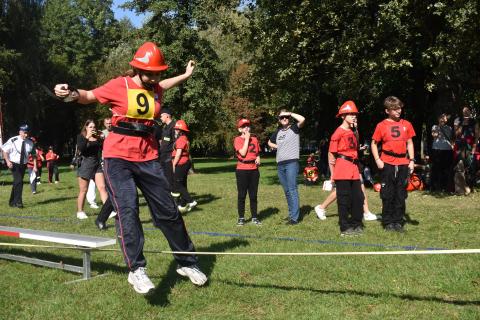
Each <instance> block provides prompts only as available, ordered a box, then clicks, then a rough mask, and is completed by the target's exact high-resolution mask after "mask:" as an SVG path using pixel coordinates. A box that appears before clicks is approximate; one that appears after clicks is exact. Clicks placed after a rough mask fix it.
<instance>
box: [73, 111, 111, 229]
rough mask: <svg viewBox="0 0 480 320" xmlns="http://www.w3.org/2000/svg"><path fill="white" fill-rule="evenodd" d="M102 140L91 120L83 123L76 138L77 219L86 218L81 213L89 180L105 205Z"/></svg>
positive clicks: (106, 195) (84, 214)
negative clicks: (93, 183) (77, 163)
mask: <svg viewBox="0 0 480 320" xmlns="http://www.w3.org/2000/svg"><path fill="white" fill-rule="evenodd" d="M102 145H103V139H101V138H100V135H99V133H98V132H97V127H96V126H95V122H94V121H93V120H91V119H89V120H87V121H86V122H85V125H84V126H83V128H82V131H81V132H80V134H79V135H78V136H77V148H78V151H79V152H80V156H81V158H82V161H81V163H80V165H79V167H78V168H77V177H78V188H79V191H78V198H77V218H78V219H87V218H88V216H87V214H86V213H85V211H83V208H84V206H85V198H86V196H87V191H88V185H89V183H90V180H94V181H95V185H96V187H97V189H98V192H99V193H100V198H101V199H102V202H103V203H105V201H106V200H107V197H108V194H107V190H106V189H105V177H104V175H103V169H102V162H101V160H102V159H101V157H100V154H101V151H102Z"/></svg>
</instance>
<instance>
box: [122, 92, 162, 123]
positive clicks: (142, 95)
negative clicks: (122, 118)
mask: <svg viewBox="0 0 480 320" xmlns="http://www.w3.org/2000/svg"><path fill="white" fill-rule="evenodd" d="M127 95H128V110H127V114H126V116H127V117H128V118H135V119H149V120H153V116H154V113H155V98H154V93H153V91H147V90H144V89H128V90H127Z"/></svg>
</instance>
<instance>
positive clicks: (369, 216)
mask: <svg viewBox="0 0 480 320" xmlns="http://www.w3.org/2000/svg"><path fill="white" fill-rule="evenodd" d="M363 219H364V220H365V221H374V220H377V215H376V214H373V213H371V212H370V211H369V212H366V213H364V214H363Z"/></svg>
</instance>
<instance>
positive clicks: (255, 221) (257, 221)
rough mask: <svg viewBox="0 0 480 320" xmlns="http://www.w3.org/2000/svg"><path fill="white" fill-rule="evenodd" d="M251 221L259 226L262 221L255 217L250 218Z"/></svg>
mask: <svg viewBox="0 0 480 320" xmlns="http://www.w3.org/2000/svg"><path fill="white" fill-rule="evenodd" d="M252 223H253V224H256V225H257V226H261V225H262V223H261V222H260V220H258V219H257V218H252Z"/></svg>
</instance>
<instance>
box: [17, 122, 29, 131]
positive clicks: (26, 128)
mask: <svg viewBox="0 0 480 320" xmlns="http://www.w3.org/2000/svg"><path fill="white" fill-rule="evenodd" d="M18 130H20V131H25V132H28V131H30V127H29V126H28V124H26V123H25V124H22V125H20V127H19V128H18Z"/></svg>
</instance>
